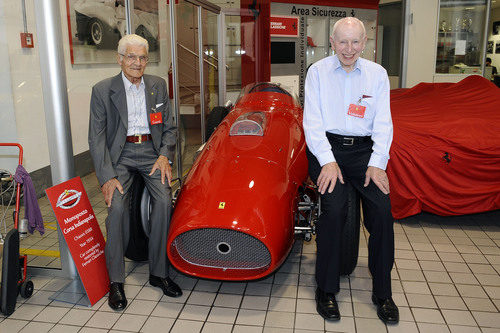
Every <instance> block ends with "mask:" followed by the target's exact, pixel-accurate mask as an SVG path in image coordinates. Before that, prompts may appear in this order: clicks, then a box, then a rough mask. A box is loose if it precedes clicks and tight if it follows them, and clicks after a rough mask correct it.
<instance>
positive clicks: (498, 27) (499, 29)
mask: <svg viewBox="0 0 500 333" xmlns="http://www.w3.org/2000/svg"><path fill="white" fill-rule="evenodd" d="M493 35H500V21H495V22H493Z"/></svg>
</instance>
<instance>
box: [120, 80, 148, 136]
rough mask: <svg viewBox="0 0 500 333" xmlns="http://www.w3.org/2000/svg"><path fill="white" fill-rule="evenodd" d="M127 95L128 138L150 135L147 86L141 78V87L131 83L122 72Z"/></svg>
mask: <svg viewBox="0 0 500 333" xmlns="http://www.w3.org/2000/svg"><path fill="white" fill-rule="evenodd" d="M122 79H123V84H124V85H125V94H126V95H127V111H128V112H127V116H128V127H127V136H129V135H136V134H150V133H151V131H150V130H149V124H148V113H147V112H146V86H145V85H144V78H141V83H140V84H139V87H137V86H136V85H135V84H133V83H132V82H130V81H129V80H128V79H127V78H126V77H125V74H123V72H122Z"/></svg>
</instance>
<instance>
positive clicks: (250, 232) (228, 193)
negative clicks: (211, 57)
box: [127, 83, 360, 280]
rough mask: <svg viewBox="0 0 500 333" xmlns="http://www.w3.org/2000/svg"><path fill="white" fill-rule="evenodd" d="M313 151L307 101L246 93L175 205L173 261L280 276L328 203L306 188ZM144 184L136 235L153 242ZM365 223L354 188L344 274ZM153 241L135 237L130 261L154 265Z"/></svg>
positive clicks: (235, 274)
mask: <svg viewBox="0 0 500 333" xmlns="http://www.w3.org/2000/svg"><path fill="white" fill-rule="evenodd" d="M221 118H222V117H221ZM209 123H211V121H209ZM305 149H306V143H305V138H304V132H303V129H302V109H301V107H300V105H299V104H298V102H297V100H296V99H295V98H294V97H292V95H291V94H290V93H289V92H288V91H286V90H285V89H283V88H282V87H280V86H278V85H275V84H270V83H257V84H252V85H250V86H247V87H245V88H244V89H243V91H242V93H241V94H240V97H239V98H238V101H237V102H236V103H235V105H234V107H233V108H232V110H231V112H229V114H228V115H227V116H226V117H225V118H224V119H223V121H222V122H221V123H220V124H219V126H217V128H216V130H215V132H214V133H213V134H212V136H211V137H210V139H209V140H208V142H207V143H206V144H205V146H204V148H203V150H202V151H201V153H200V154H199V155H198V157H197V159H196V161H195V163H194V165H193V167H192V168H191V170H190V171H189V174H188V175H187V178H186V180H185V182H184V184H183V186H182V188H181V190H180V194H179V195H178V197H177V198H176V200H175V206H174V213H173V216H172V219H171V222H170V231H169V237H168V242H167V243H168V245H167V249H166V250H167V253H168V257H169V259H170V262H171V264H172V265H173V266H174V267H175V268H177V269H178V270H180V271H181V272H183V273H186V274H189V275H192V276H196V277H201V278H208V279H216V280H253V279H259V278H263V277H265V276H267V275H269V274H271V273H272V272H274V271H275V270H277V269H278V268H279V267H280V265H281V264H282V263H283V262H284V261H285V259H286V258H287V256H288V254H289V253H290V250H291V249H292V246H293V243H294V241H295V239H296V238H298V236H299V235H301V236H302V237H300V238H302V239H304V238H305V239H306V240H310V239H311V234H312V233H313V232H314V221H315V219H316V217H317V212H318V202H317V195H316V191H315V189H313V188H311V187H309V186H307V185H305V184H304V182H305V181H306V179H307V158H306V154H305ZM140 182H141V181H140V180H138V181H137V182H136V183H135V184H134V192H133V193H132V198H131V202H132V206H133V207H132V208H133V209H132V210H133V212H132V219H131V224H132V225H131V229H132V230H133V231H132V233H136V234H140V233H142V231H141V229H142V230H145V234H146V236H147V233H148V231H147V230H148V229H149V227H148V226H147V220H148V216H147V215H148V214H147V208H148V203H147V196H148V195H147V193H146V192H143V185H141V183H140ZM141 198H142V199H141ZM134 202H135V203H137V204H136V205H135V206H134ZM141 202H142V204H140V203H141ZM144 212H146V213H144ZM359 223H360V213H359V199H358V198H357V197H356V194H355V192H354V190H351V197H350V200H349V214H348V217H347V221H346V226H345V228H344V234H345V237H344V242H343V245H342V251H343V254H342V258H343V262H342V273H343V274H350V273H351V272H352V271H353V270H354V268H355V266H356V263H357V256H358V246H359V228H360V225H359ZM141 225H142V226H141ZM144 245H145V244H144V242H143V240H141V239H140V237H137V235H136V236H134V238H133V239H131V243H130V244H129V248H128V250H127V255H128V257H129V258H131V259H147V255H146V254H147V248H146V250H145V249H144ZM146 245H147V244H146Z"/></svg>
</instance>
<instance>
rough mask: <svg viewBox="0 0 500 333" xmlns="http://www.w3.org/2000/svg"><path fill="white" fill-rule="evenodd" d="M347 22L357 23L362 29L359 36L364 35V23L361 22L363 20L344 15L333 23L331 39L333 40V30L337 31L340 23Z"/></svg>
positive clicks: (363, 36) (362, 36)
mask: <svg viewBox="0 0 500 333" xmlns="http://www.w3.org/2000/svg"><path fill="white" fill-rule="evenodd" d="M348 23H356V24H358V25H359V26H360V27H361V31H362V35H361V38H365V37H366V29H365V25H364V24H363V22H361V20H360V19H358V18H356V17H344V18H342V19H340V20H338V21H337V22H335V24H334V25H333V29H332V39H333V40H335V32H337V29H338V28H339V26H340V25H342V24H348Z"/></svg>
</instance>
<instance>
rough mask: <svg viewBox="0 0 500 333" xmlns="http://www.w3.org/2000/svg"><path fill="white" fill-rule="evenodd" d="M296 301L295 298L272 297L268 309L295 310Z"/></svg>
mask: <svg viewBox="0 0 500 333" xmlns="http://www.w3.org/2000/svg"><path fill="white" fill-rule="evenodd" d="M296 303H297V300H296V299H295V298H288V297H271V299H270V300H269V307H268V309H269V311H280V312H295V304H296Z"/></svg>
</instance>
